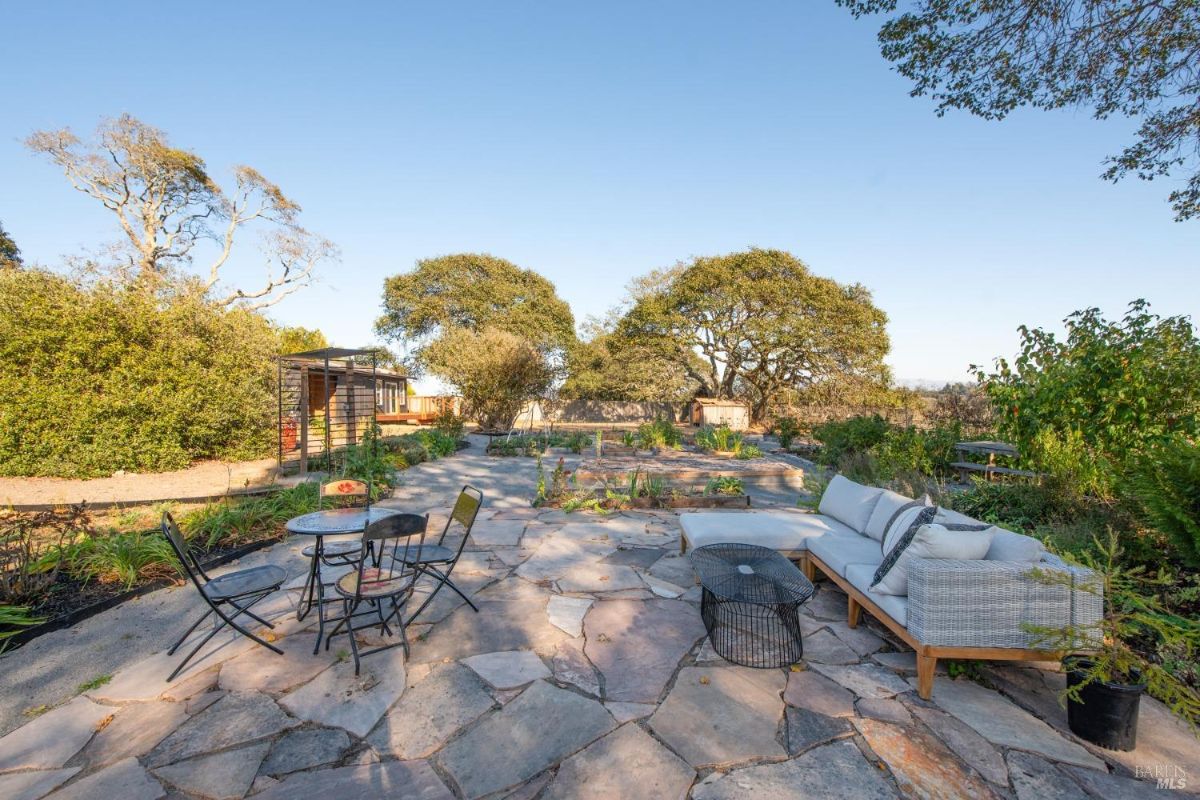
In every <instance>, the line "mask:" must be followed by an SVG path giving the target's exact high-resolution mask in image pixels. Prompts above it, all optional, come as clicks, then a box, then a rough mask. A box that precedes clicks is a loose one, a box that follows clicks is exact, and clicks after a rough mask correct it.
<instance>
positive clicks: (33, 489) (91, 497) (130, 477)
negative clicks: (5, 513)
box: [0, 458, 275, 506]
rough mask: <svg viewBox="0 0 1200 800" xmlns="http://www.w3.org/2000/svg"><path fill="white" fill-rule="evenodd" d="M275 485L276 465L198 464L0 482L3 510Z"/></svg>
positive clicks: (261, 461) (270, 462) (152, 499)
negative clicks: (162, 469)
mask: <svg viewBox="0 0 1200 800" xmlns="http://www.w3.org/2000/svg"><path fill="white" fill-rule="evenodd" d="M274 480H275V459H273V458H263V459H259V460H257V461H239V462H224V461H203V462H200V463H198V464H194V465H193V466H191V467H189V468H187V469H182V470H178V471H176V472H157V473H150V474H138V473H127V474H123V475H114V476H112V477H110V478H93V479H91V480H71V479H68V478H0V502H2V503H3V504H4V505H17V506H22V505H30V504H51V503H64V504H65V503H78V502H80V501H82V500H86V501H88V502H89V503H130V504H133V503H137V502H143V501H145V502H155V501H158V500H177V499H180V498H192V497H211V496H214V495H220V494H225V493H226V492H229V491H239V490H242V489H247V488H251V487H256V486H269V485H270V484H271V483H273V482H274Z"/></svg>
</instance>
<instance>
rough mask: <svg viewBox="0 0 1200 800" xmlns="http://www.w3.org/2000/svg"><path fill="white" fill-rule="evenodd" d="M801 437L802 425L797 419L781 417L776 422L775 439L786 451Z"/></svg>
mask: <svg viewBox="0 0 1200 800" xmlns="http://www.w3.org/2000/svg"><path fill="white" fill-rule="evenodd" d="M799 435H800V423H799V422H798V421H797V420H796V418H795V417H779V418H778V419H776V420H775V437H776V438H777V439H779V446H780V447H782V448H783V449H784V450H790V449H791V448H792V442H794V441H796V437H797V436H799Z"/></svg>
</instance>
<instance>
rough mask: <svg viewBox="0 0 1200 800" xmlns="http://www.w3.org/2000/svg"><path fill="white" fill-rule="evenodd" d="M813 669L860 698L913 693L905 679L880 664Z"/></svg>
mask: <svg viewBox="0 0 1200 800" xmlns="http://www.w3.org/2000/svg"><path fill="white" fill-rule="evenodd" d="M812 668H813V669H814V670H816V671H817V672H820V673H821V674H822V675H824V676H825V677H826V678H829V679H830V680H833V681H835V682H837V683H840V684H841V685H842V686H845V687H846V688H847V689H849V690H850V691H852V692H854V693H855V694H856V695H858V696H859V697H872V698H876V699H880V698H887V697H895V696H896V695H897V694H901V693H903V692H910V691H912V687H911V686H909V685H908V683H907V682H906V681H905V680H904V679H903V678H901V677H900V676H898V675H897V674H896V673H894V672H892V671H891V670H889V669H884V668H883V667H881V666H879V665H878V664H870V663H868V664H851V665H849V666H844V667H843V666H834V665H830V664H813V665H812Z"/></svg>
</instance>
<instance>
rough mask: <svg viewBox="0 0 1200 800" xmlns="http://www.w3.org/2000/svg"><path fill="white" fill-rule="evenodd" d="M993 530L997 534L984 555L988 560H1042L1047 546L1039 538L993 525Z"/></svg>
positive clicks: (1026, 561) (1024, 561)
mask: <svg viewBox="0 0 1200 800" xmlns="http://www.w3.org/2000/svg"><path fill="white" fill-rule="evenodd" d="M992 530H993V531H995V535H993V536H992V546H991V547H989V548H988V551H987V555H985V556H984V558H985V559H987V560H988V561H1019V562H1022V563H1034V562H1037V561H1041V560H1042V554H1043V553H1045V552H1046V546H1045V545H1043V544H1042V543H1041V542H1039V541H1038V540H1037V539H1034V538H1033V537H1032V536H1025V535H1023V534H1020V533H1013V532H1012V531H1006V530H1004V529H1003V528H995V527H993V528H992Z"/></svg>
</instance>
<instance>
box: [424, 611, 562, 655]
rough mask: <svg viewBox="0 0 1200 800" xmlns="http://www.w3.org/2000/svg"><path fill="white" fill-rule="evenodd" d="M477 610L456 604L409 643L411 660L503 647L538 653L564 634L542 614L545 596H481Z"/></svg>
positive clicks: (551, 649)
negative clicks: (506, 598)
mask: <svg viewBox="0 0 1200 800" xmlns="http://www.w3.org/2000/svg"><path fill="white" fill-rule="evenodd" d="M477 605H478V606H479V612H478V613H476V612H474V611H472V610H471V609H470V608H469V607H467V606H460V607H459V608H458V609H457V610H456V611H455V612H454V613H453V614H451V615H450V616H448V617H446V619H445V620H443V621H442V622H440V623H438V624H437V625H435V626H433V630H431V631H430V632H429V635H428V636H426V637H425V639H424V640H423V641H419V642H414V643H413V645H412V660H413V662H414V663H418V664H419V663H428V662H431V661H444V660H446V659H450V660H451V661H456V660H458V659H460V658H465V657H467V656H474V655H480V654H482V653H496V652H500V651H503V650H534V651H536V652H538V653H540V654H542V655H549V654H551V653H553V652H554V648H555V646H556V645H557V644H558V643H559V642H561V641H564V640H565V639H567V638H568V636H567V634H565V633H563V632H562V631H561V630H559V629H558V628H556V627H554V626H553V625H551V624H550V622H549V620H548V619H547V618H546V600H545V596H544V595H543V598H542V599H528V600H499V601H493V600H481V601H479V603H478V604H477Z"/></svg>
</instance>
